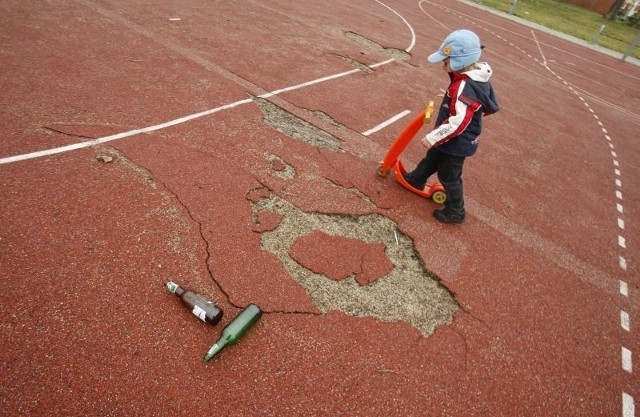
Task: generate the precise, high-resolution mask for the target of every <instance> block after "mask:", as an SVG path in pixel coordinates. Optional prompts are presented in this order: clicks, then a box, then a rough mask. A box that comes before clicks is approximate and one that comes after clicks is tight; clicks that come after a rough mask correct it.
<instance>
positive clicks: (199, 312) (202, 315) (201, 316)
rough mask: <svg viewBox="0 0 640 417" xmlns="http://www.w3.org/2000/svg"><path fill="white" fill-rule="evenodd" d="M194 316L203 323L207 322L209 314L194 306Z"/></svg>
mask: <svg viewBox="0 0 640 417" xmlns="http://www.w3.org/2000/svg"><path fill="white" fill-rule="evenodd" d="M191 312H192V313H193V315H194V316H196V317H197V318H199V319H200V320H202V321H206V318H207V312H206V311H204V310H203V309H201V308H200V306H197V305H196V306H193V311H191Z"/></svg>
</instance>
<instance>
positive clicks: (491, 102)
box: [464, 62, 499, 114]
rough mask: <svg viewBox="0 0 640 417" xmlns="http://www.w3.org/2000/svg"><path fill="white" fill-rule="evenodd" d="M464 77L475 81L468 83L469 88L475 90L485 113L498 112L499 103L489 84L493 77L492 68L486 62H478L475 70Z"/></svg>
mask: <svg viewBox="0 0 640 417" xmlns="http://www.w3.org/2000/svg"><path fill="white" fill-rule="evenodd" d="M464 75H466V76H467V77H469V78H470V79H471V80H473V81H475V82H474V83H468V84H467V86H468V87H469V88H472V89H473V91H474V93H475V96H476V97H477V98H478V99H479V100H480V101H481V102H482V105H483V106H484V111H485V113H489V114H490V113H495V112H497V111H498V109H499V107H498V102H497V100H496V97H495V94H494V92H493V88H492V87H491V84H490V83H489V79H490V78H491V75H493V71H492V70H491V66H489V64H487V63H486V62H478V63H477V64H476V66H475V68H474V69H472V70H469V71H466V72H464Z"/></svg>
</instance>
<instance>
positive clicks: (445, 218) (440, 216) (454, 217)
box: [433, 209, 464, 224]
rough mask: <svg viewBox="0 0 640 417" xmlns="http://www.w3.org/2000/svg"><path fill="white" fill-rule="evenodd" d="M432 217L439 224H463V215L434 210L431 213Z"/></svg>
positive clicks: (444, 210)
mask: <svg viewBox="0 0 640 417" xmlns="http://www.w3.org/2000/svg"><path fill="white" fill-rule="evenodd" d="M433 217H435V218H436V219H437V220H438V221H439V222H441V223H453V224H461V223H464V214H462V215H460V214H455V213H452V212H450V211H447V210H446V209H442V210H435V211H434V212H433Z"/></svg>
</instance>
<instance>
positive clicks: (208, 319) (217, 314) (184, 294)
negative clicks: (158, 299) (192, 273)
mask: <svg viewBox="0 0 640 417" xmlns="http://www.w3.org/2000/svg"><path fill="white" fill-rule="evenodd" d="M166 286H167V289H168V290H169V291H170V292H172V293H174V294H175V295H176V296H178V297H180V299H181V300H182V302H183V303H184V304H185V305H186V306H187V307H189V308H190V309H191V313H193V315H194V316H196V317H197V318H199V319H200V320H202V321H204V322H205V323H209V324H212V325H215V324H216V323H218V322H219V321H220V319H221V318H222V310H221V309H220V308H218V307H217V306H216V305H215V304H213V303H212V302H211V301H209V300H207V299H206V298H204V297H203V296H202V295H200V294H196V293H195V292H193V291H189V290H185V289H184V288H182V287H181V286H179V285H178V284H176V283H175V282H171V281H167V283H166Z"/></svg>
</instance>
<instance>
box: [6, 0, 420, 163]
mask: <svg viewBox="0 0 640 417" xmlns="http://www.w3.org/2000/svg"><path fill="white" fill-rule="evenodd" d="M374 1H375V2H377V3H378V4H380V5H382V6H384V7H386V8H387V9H389V10H390V11H391V12H392V13H394V14H395V15H396V16H398V17H399V18H400V19H401V20H402V21H403V22H404V24H405V25H407V27H408V28H409V31H410V32H411V43H410V44H409V47H408V48H407V49H406V51H407V52H409V51H411V50H412V49H413V47H414V46H415V43H416V33H415V31H414V30H413V27H411V25H410V24H409V22H407V20H406V19H405V18H404V17H402V16H401V15H400V14H399V13H398V12H396V11H395V10H393V9H392V8H391V7H389V6H387V5H386V4H384V3H382V2H381V1H379V0H374ZM394 61H395V59H388V60H386V61H383V62H378V63H376V64H373V65H370V67H372V68H377V67H380V66H382V65H386V64H389V63H391V62H394ZM358 72H360V70H358V69H353V70H350V71H345V72H341V73H338V74H333V75H329V76H327V77H322V78H318V79H315V80H312V81H308V82H305V83H301V84H297V85H294V86H291V87H285V88H282V89H279V90H274V91H271V92H269V93H265V94H262V95H260V96H258V97H260V98H269V97H273V96H275V95H278V94H282V93H286V92H288V91H294V90H298V89H301V88H305V87H309V86H312V85H314V84H319V83H322V82H326V81H331V80H334V79H337V78H341V77H345V76H347V75H351V74H355V73H358ZM251 102H252V100H251V99H244V100H239V101H236V102H233V103H230V104H226V105H224V106H220V107H216V108H214V109H209V110H205V111H203V112H199V113H194V114H190V115H188V116H184V117H181V118H178V119H174V120H170V121H168V122H165V123H161V124H157V125H153V126H148V127H145V128H141V129H134V130H130V131H128V132H122V133H117V134H114V135H110V136H104V137H100V138H97V139H93V140H89V141H86V142H79V143H74V144H71V145H66V146H61V147H58V148H52V149H47V150H42V151H36V152H30V153H25V154H21V155H15V156H9V157H4V158H0V165H4V164H10V163H12V162H19V161H25V160H28V159H34V158H40V157H44V156H50V155H56V154H59V153H64V152H70V151H74V150H77V149H83V148H89V147H91V146H95V145H99V144H102V143H107V142H111V141H114V140H119V139H123V138H127V137H131V136H135V135H139V134H140V133H149V132H154V131H156V130H161V129H164V128H167V127H171V126H175V125H178V124H181V123H186V122H188V121H190V120H194V119H198V118H200V117H204V116H209V115H211V114H214V113H217V112H220V111H222V110H229V109H232V108H234V107H237V106H240V105H243V104H247V103H251Z"/></svg>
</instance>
